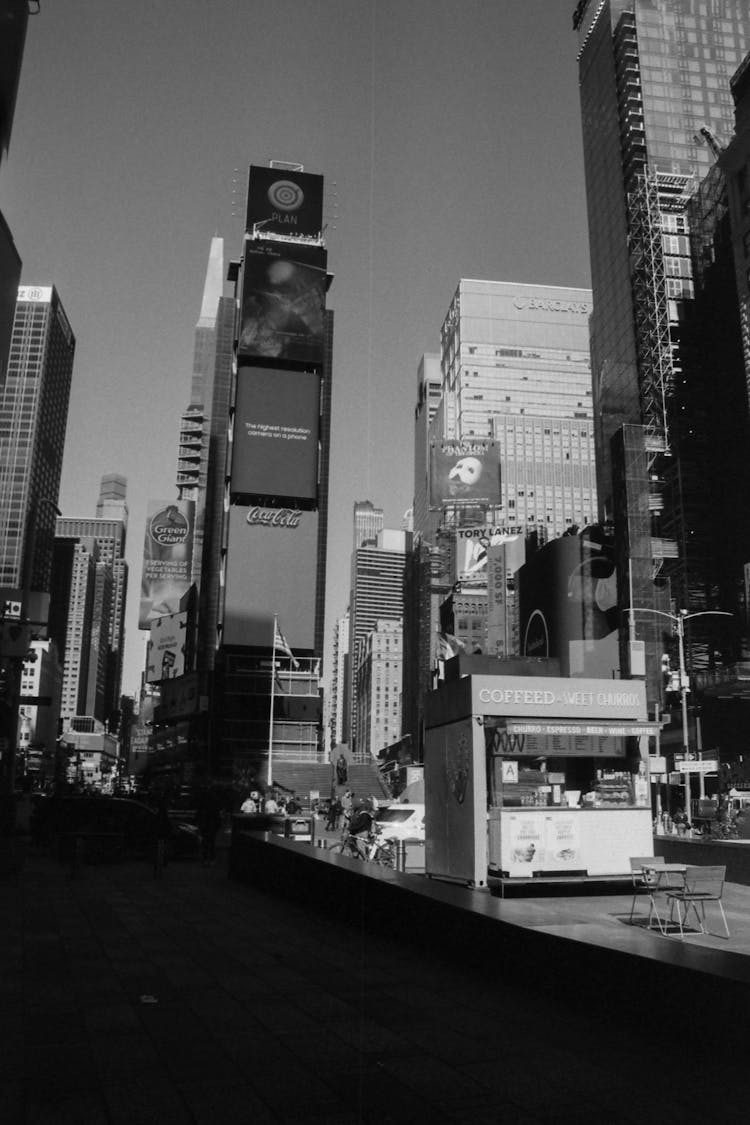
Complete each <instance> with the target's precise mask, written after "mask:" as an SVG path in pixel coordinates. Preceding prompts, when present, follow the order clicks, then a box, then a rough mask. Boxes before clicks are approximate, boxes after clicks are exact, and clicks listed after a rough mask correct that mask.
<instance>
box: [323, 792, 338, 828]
mask: <svg viewBox="0 0 750 1125" xmlns="http://www.w3.org/2000/svg"><path fill="white" fill-rule="evenodd" d="M341 811H342V810H341V801H340V799H339V798H338V797H333V798H332V800H331V801H330V802H329V804H328V821H327V823H326V829H327V830H328V831H329V832H335V831H336V829H337V828H338V826H339V820H340V819H341Z"/></svg>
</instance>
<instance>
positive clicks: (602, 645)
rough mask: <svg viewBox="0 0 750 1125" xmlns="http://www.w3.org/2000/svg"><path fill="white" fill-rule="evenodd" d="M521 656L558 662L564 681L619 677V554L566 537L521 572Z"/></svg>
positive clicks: (578, 538)
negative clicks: (588, 676)
mask: <svg viewBox="0 0 750 1125" xmlns="http://www.w3.org/2000/svg"><path fill="white" fill-rule="evenodd" d="M518 593H519V603H520V640H521V655H522V656H534V657H546V656H551V657H557V658H558V659H559V660H560V670H561V672H562V674H563V675H564V676H576V675H578V676H580V675H597V676H602V675H607V674H609V675H613V674H615V673H616V672H619V634H618V623H619V611H618V608H617V577H616V572H615V562H614V553H613V550H612V548H611V546H610V545H609V544H607V543H596V542H593V541H592V540H590V539H588V538H585V537H583V536H579V535H565V536H563V537H562V538H561V539H555V540H553V541H552V542H551V543H548V544H547V545H546V546H545V547H542V549H541V550H540V551H538V552H537V553H536V554H535V555H532V557H531V558H530V559H529V561H528V562H527V563H526V564H525V565H524V566H523V567H521V569H520V571H519V572H518Z"/></svg>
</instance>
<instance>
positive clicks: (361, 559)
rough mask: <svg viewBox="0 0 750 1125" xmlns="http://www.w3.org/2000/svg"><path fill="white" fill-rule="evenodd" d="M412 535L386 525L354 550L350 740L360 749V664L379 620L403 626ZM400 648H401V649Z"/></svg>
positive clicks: (350, 628)
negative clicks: (405, 567)
mask: <svg viewBox="0 0 750 1125" xmlns="http://www.w3.org/2000/svg"><path fill="white" fill-rule="evenodd" d="M410 540H411V536H410V535H409V534H407V533H406V532H404V531H392V530H389V529H387V528H386V529H384V530H383V531H380V532H379V533H378V536H377V541H376V543H371V542H365V543H364V545H363V546H361V547H357V549H356V550H355V551H354V553H353V554H352V572H351V599H350V610H349V613H350V626H349V661H350V693H351V698H350V700H349V704H348V706H349V731H350V744H351V745H352V747H353V749H354V752H355V753H356V754H359V753H361V752H362V751H361V750H360V746H359V740H358V732H357V721H358V716H359V701H358V683H359V667H360V664H361V663H362V661H363V660H364V659H365V654H366V651H367V638H368V636H369V634H370V633H372V632H374V631H376V630H377V628H378V622H379V621H390V622H398V625H399V629H401V628H402V627H403V616H404V566H405V563H406V551H407V548H408V547H409V546H410ZM400 651H401V650H400Z"/></svg>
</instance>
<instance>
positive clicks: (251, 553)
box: [222, 505, 318, 655]
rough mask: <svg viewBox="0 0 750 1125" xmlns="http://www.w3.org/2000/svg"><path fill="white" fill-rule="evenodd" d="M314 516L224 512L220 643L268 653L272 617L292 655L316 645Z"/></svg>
mask: <svg viewBox="0 0 750 1125" xmlns="http://www.w3.org/2000/svg"><path fill="white" fill-rule="evenodd" d="M317 551H318V514H317V512H301V511H298V510H295V509H293V508H264V507H261V506H259V505H251V506H250V507H242V506H240V505H233V506H232V507H231V508H230V510H229V539H228V545H227V560H226V583H225V598H224V624H223V632H222V641H223V643H224V644H225V645H246V646H248V647H251V648H266V649H269V650H270V649H271V646H272V644H273V618H274V614H276V616H277V617H278V623H279V627H280V629H281V630H282V632H283V634H284V637H285V638H286V640H287V641H288V643H289V645H290V647H291V649H292V651H293V652H294V653H295V655H300V654H301V655H305V654H306V653H309V652H310V651H311V650H312V648H313V645H314V643H315V595H316V580H317Z"/></svg>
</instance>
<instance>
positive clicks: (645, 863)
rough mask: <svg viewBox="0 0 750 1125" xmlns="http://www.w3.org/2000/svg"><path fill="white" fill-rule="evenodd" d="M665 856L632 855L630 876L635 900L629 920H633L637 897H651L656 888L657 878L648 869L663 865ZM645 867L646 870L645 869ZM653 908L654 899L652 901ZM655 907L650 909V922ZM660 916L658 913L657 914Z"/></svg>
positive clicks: (632, 903) (631, 906)
mask: <svg viewBox="0 0 750 1125" xmlns="http://www.w3.org/2000/svg"><path fill="white" fill-rule="evenodd" d="M663 866H664V856H661V855H646V856H631V857H630V877H631V879H632V881H633V901H632V902H631V904H630V917H629V918H628V922H630V923H631V925H632V922H633V912H634V910H635V903H636V899H638V898H639V897H640V896H641V895H644V894H648V895H649V897H651V895H652V893H653V889H654V884H655V880H654V879H652V878H651V877H650V876H649V874H648V869H649V868H651V867H663ZM644 868H645V870H644ZM651 905H652V908H653V901H652V904H651ZM652 913H653V909H652V910H650V911H649V922H650V921H651V914H652ZM657 918H658V915H657Z"/></svg>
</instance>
